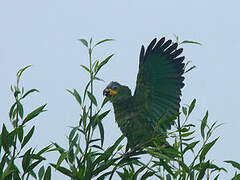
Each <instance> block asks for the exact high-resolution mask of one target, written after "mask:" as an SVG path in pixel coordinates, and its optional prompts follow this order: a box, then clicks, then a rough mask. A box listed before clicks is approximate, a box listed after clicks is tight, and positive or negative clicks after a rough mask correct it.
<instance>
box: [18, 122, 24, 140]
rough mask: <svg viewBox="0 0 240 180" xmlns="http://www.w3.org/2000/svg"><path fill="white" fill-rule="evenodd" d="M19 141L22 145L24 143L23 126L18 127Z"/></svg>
mask: <svg viewBox="0 0 240 180" xmlns="http://www.w3.org/2000/svg"><path fill="white" fill-rule="evenodd" d="M18 140H19V141H20V143H22V140H23V126H22V125H21V126H19V127H18Z"/></svg>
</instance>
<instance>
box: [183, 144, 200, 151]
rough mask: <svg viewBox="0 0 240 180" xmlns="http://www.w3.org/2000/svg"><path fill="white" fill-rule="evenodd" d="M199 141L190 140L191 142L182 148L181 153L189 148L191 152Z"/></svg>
mask: <svg viewBox="0 0 240 180" xmlns="http://www.w3.org/2000/svg"><path fill="white" fill-rule="evenodd" d="M199 142H200V141H195V142H192V143H190V144H188V145H187V146H186V147H185V148H184V150H183V154H184V153H185V152H187V151H188V150H191V151H192V152H193V149H194V147H195V146H196V145H197V144H198V143H199Z"/></svg>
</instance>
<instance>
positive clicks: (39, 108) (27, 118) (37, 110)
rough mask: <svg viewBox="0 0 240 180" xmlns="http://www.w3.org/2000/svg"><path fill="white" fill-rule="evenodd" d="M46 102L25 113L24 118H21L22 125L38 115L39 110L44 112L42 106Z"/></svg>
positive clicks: (43, 106)
mask: <svg viewBox="0 0 240 180" xmlns="http://www.w3.org/2000/svg"><path fill="white" fill-rule="evenodd" d="M46 105H47V104H44V105H42V106H40V107H38V108H37V109H35V110H33V111H32V112H31V113H29V114H28V115H27V117H25V119H24V120H23V125H24V124H26V123H27V122H28V121H30V120H31V119H33V118H35V117H36V116H38V115H39V114H40V113H41V112H44V111H45V110H44V108H45V106H46Z"/></svg>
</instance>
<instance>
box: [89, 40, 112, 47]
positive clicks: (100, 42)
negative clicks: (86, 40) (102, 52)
mask: <svg viewBox="0 0 240 180" xmlns="http://www.w3.org/2000/svg"><path fill="white" fill-rule="evenodd" d="M108 41H114V39H104V40H102V41H99V42H98V43H96V44H95V45H94V46H97V45H99V44H102V43H104V42H108Z"/></svg>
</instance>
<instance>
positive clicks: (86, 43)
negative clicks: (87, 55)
mask: <svg viewBox="0 0 240 180" xmlns="http://www.w3.org/2000/svg"><path fill="white" fill-rule="evenodd" d="M78 40H79V41H81V43H82V44H83V45H84V46H86V47H88V42H87V41H86V40H85V39H78Z"/></svg>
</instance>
